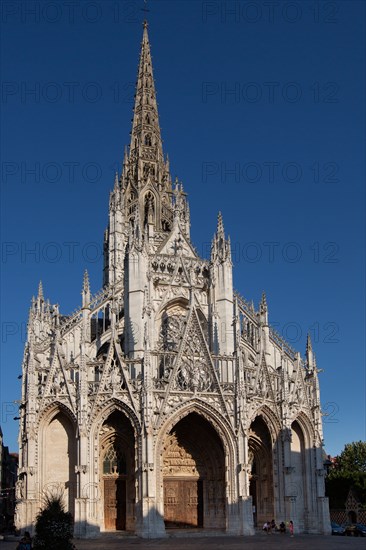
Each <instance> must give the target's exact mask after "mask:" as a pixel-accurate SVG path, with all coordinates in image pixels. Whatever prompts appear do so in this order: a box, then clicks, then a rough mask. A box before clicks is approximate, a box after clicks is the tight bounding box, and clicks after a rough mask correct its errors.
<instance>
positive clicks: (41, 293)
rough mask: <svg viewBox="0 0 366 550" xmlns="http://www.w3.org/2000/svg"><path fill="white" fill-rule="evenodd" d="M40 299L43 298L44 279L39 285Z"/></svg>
mask: <svg viewBox="0 0 366 550" xmlns="http://www.w3.org/2000/svg"><path fill="white" fill-rule="evenodd" d="M37 297H38V298H39V299H40V300H43V299H44V298H43V285H42V281H39V285H38V296H37Z"/></svg>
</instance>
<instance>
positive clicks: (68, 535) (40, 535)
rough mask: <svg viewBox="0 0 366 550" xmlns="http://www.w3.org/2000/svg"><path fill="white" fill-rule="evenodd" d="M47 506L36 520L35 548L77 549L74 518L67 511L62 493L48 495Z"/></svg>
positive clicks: (38, 549)
mask: <svg viewBox="0 0 366 550" xmlns="http://www.w3.org/2000/svg"><path fill="white" fill-rule="evenodd" d="M44 501H45V506H44V508H43V510H42V511H41V512H39V514H38V516H37V520H36V536H35V538H34V545H33V548H34V550H50V549H51V548H52V550H75V546H74V545H73V544H72V542H71V539H72V537H73V518H72V515H71V514H70V512H65V506H64V503H63V499H62V495H46V496H45V497H44Z"/></svg>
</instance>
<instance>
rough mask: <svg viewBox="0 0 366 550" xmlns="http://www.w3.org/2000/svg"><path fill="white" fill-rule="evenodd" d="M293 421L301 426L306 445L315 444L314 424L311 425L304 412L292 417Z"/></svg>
mask: <svg viewBox="0 0 366 550" xmlns="http://www.w3.org/2000/svg"><path fill="white" fill-rule="evenodd" d="M293 422H297V424H298V425H299V426H300V427H301V430H302V433H303V436H304V439H305V444H306V446H307V447H310V446H312V445H315V443H316V437H315V431H314V426H313V425H312V423H311V420H310V419H309V417H308V416H307V415H306V414H305V413H304V412H300V413H299V414H298V415H297V416H296V417H295V418H294V419H293Z"/></svg>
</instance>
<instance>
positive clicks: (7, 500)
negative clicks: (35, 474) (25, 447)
mask: <svg viewBox="0 0 366 550" xmlns="http://www.w3.org/2000/svg"><path fill="white" fill-rule="evenodd" d="M17 470H18V453H9V449H8V447H7V446H5V445H4V441H3V433H2V430H1V427H0V532H4V531H12V530H13V528H14V514H15V484H16V481H17Z"/></svg>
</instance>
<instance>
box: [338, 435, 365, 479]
mask: <svg viewBox="0 0 366 550" xmlns="http://www.w3.org/2000/svg"><path fill="white" fill-rule="evenodd" d="M337 470H338V471H340V472H344V473H346V472H352V473H354V472H361V473H366V441H355V442H353V443H347V445H345V447H344V449H343V451H342V452H341V454H340V455H339V457H338V459H337Z"/></svg>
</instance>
